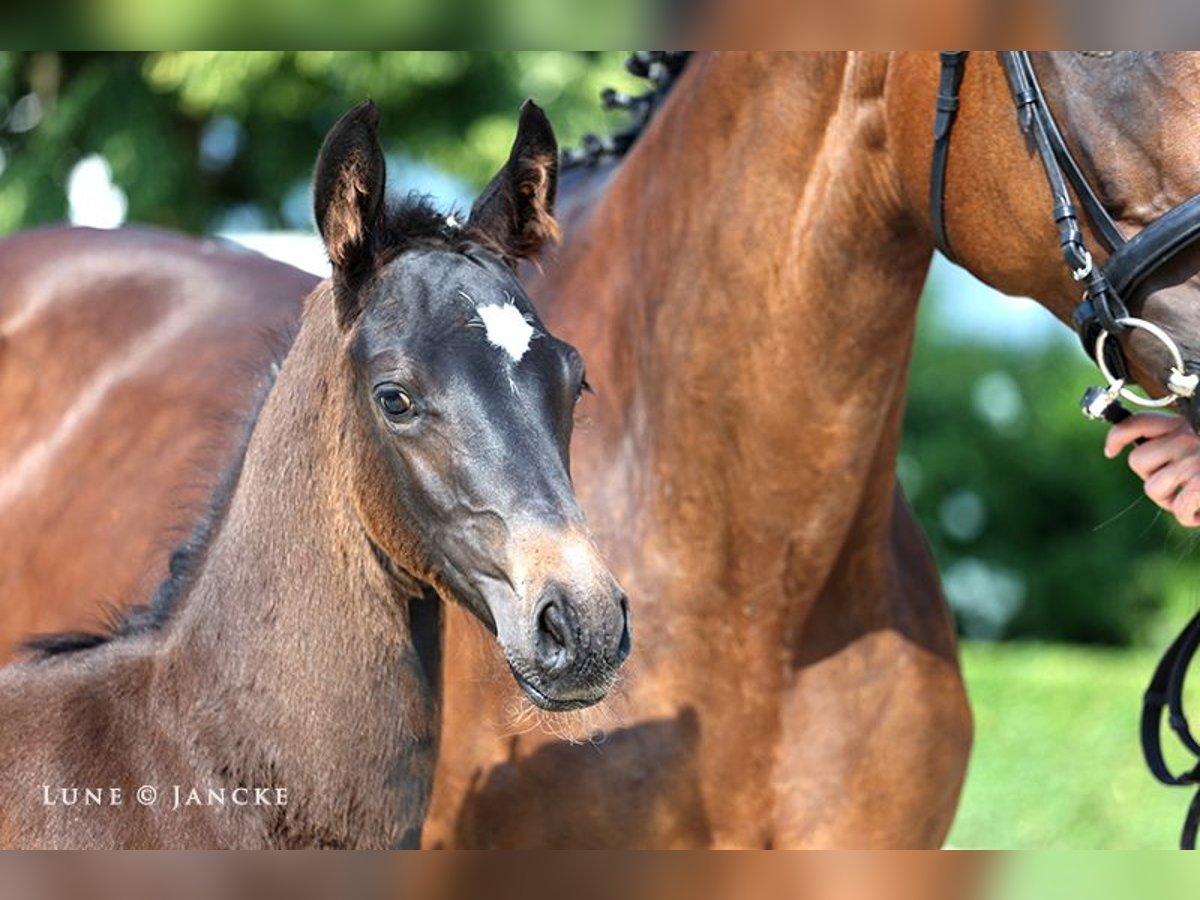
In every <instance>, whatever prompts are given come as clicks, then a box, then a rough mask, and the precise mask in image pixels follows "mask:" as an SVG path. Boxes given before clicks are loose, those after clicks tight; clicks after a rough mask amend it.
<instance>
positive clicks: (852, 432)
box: [426, 52, 1200, 847]
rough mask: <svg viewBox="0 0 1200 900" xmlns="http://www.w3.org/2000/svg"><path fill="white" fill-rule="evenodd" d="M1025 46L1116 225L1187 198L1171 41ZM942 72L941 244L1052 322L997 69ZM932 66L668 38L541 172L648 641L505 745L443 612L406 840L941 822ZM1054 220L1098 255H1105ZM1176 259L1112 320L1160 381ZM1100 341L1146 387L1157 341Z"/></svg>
mask: <svg viewBox="0 0 1200 900" xmlns="http://www.w3.org/2000/svg"><path fill="white" fill-rule="evenodd" d="M1034 56H1035V63H1036V67H1037V70H1038V72H1039V73H1040V75H1041V79H1042V82H1043V85H1044V89H1045V92H1046V98H1047V104H1048V106H1049V107H1050V108H1051V109H1052V110H1053V111H1054V113H1055V114H1056V115H1057V116H1058V117H1059V122H1060V124H1061V126H1062V129H1063V132H1064V133H1065V135H1066V136H1067V140H1068V141H1069V142H1070V145H1071V147H1072V148H1073V149H1074V153H1075V154H1077V156H1078V157H1079V159H1080V160H1082V165H1083V166H1084V167H1085V170H1086V172H1087V174H1088V175H1089V176H1090V177H1091V179H1092V180H1093V183H1094V184H1095V186H1096V188H1097V190H1098V192H1099V195H1100V199H1101V201H1102V203H1103V204H1104V206H1105V207H1106V209H1108V210H1110V211H1111V213H1112V215H1113V216H1114V217H1115V218H1116V220H1117V222H1118V227H1119V228H1120V229H1121V230H1122V231H1123V233H1124V235H1125V236H1126V237H1128V236H1130V235H1133V234H1135V233H1138V232H1139V231H1141V230H1142V229H1144V228H1145V227H1146V226H1147V225H1148V224H1149V223H1150V222H1151V221H1152V220H1154V219H1156V218H1157V217H1158V216H1159V215H1161V214H1162V213H1163V212H1165V211H1166V210H1168V209H1170V208H1171V207H1172V206H1173V205H1174V204H1178V203H1180V202H1181V201H1183V200H1185V198H1188V197H1190V196H1192V195H1193V194H1195V193H1196V192H1197V190H1200V143H1198V142H1197V138H1200V117H1198V116H1197V115H1196V110H1197V109H1200V55H1197V54H1111V55H1110V54H1095V53H1042V54H1035V55H1034ZM958 75H959V77H960V78H961V79H962V80H961V86H960V90H959V94H958V97H959V99H960V101H961V105H960V108H959V109H958V120H957V124H956V125H955V128H954V131H953V135H952V141H951V144H950V150H949V165H948V167H947V169H946V184H945V188H944V196H943V203H944V207H943V209H942V210H941V211H942V212H943V221H944V226H945V230H946V232H947V233H948V235H949V245H950V247H951V248H952V250H953V253H954V254H955V257H956V258H957V260H958V261H959V262H960V263H961V264H962V265H964V266H965V267H966V268H968V269H969V270H970V271H972V272H973V273H975V274H976V275H977V276H979V277H981V278H982V279H983V280H985V281H987V282H988V283H990V284H991V285H993V286H995V287H997V288H999V289H1000V290H1002V291H1005V292H1007V293H1011V294H1017V295H1026V296H1033V297H1036V298H1038V299H1039V300H1040V301H1041V302H1042V303H1043V304H1044V305H1045V306H1046V307H1047V308H1048V309H1049V310H1050V311H1051V312H1053V313H1054V314H1055V315H1056V316H1058V317H1059V318H1060V319H1061V320H1063V321H1064V322H1068V323H1069V322H1071V321H1072V314H1073V312H1074V310H1075V308H1076V306H1077V304H1078V302H1079V294H1080V291H1081V285H1080V284H1078V283H1077V282H1076V281H1075V280H1074V279H1073V278H1072V275H1071V273H1070V271H1068V269H1067V268H1066V267H1065V266H1064V265H1063V260H1062V256H1061V253H1060V249H1059V247H1060V235H1059V231H1058V229H1057V228H1056V222H1055V219H1054V217H1053V216H1052V215H1051V209H1052V203H1051V197H1050V193H1049V191H1048V188H1047V178H1046V175H1045V174H1044V171H1043V164H1042V160H1041V159H1040V158H1039V153H1038V152H1037V148H1036V147H1035V146H1034V144H1033V142H1032V136H1031V135H1027V134H1024V133H1023V132H1022V129H1021V128H1020V127H1018V122H1017V119H1016V115H1015V108H1014V102H1013V93H1012V88H1011V85H1010V83H1009V79H1008V77H1007V74H1006V71H1005V67H1004V65H1002V64H1001V61H1000V59H999V58H998V57H996V56H995V55H993V54H983V53H981V54H976V55H973V56H972V62H971V65H970V66H969V67H966V68H965V70H963V71H960V72H959V73H958ZM940 76H941V72H940V67H939V57H938V55H937V54H933V53H916V52H912V53H909V52H896V53H873V52H864V53H854V52H851V53H800V54H784V53H724V52H716V53H706V54H703V55H697V56H693V57H692V59H691V60H690V62H689V63H688V64H687V66H686V68H685V69H684V70H683V72H682V75H681V76H680V78H679V79H678V81H677V82H676V84H675V86H674V87H673V89H672V90H671V91H670V92H669V94H668V95H667V96H666V97H665V99H663V100H662V102H661V104H660V105H659V110H658V112H657V113H656V114H655V115H654V117H653V118H652V120H651V121H650V122H649V124H648V126H647V127H646V128H645V130H644V133H643V134H642V135H641V137H640V138H639V139H638V140H637V141H636V142H635V143H634V144H633V146H632V148H631V149H630V150H629V152H628V154H627V155H626V156H625V158H624V159H623V160H620V161H613V160H607V161H605V160H601V161H600V162H599V163H598V164H597V165H596V166H595V167H594V168H592V169H590V170H589V169H582V170H579V171H577V172H576V173H575V174H574V175H572V174H571V173H567V175H566V176H565V177H564V190H563V195H564V197H565V198H567V199H566V201H565V203H564V204H562V205H560V215H561V217H562V219H563V222H564V227H565V233H566V238H565V240H564V243H563V245H562V248H561V252H560V258H559V259H558V261H557V262H556V264H555V265H553V266H552V267H548V268H547V273H546V276H545V278H544V279H543V280H541V281H540V282H538V283H536V284H534V285H533V286H532V287H531V293H532V294H533V296H534V298H535V302H536V303H537V304H538V306H539V309H541V310H542V312H543V314H544V315H545V316H546V317H547V321H549V322H550V323H551V324H552V325H553V326H554V327H556V328H558V329H560V330H561V331H562V333H564V334H565V335H569V336H571V338H572V340H574V341H575V342H576V343H577V344H578V345H579V346H580V347H581V348H582V349H583V350H584V352H586V353H587V354H588V358H589V364H590V371H591V378H592V381H593V382H594V383H595V384H597V385H598V386H599V388H598V391H599V393H598V396H597V397H596V398H595V399H594V401H591V400H590V401H589V402H588V403H587V404H585V406H584V408H583V409H584V411H585V414H586V415H587V416H588V418H589V419H590V420H591V421H592V423H593V425H592V427H591V428H589V429H587V430H586V431H585V432H583V433H582V434H581V440H580V441H579V443H578V445H577V451H576V472H577V477H576V483H577V484H578V486H579V490H580V496H581V499H582V501H583V503H584V506H585V508H586V509H587V510H588V511H589V515H590V521H591V523H592V526H593V528H594V529H595V532H596V535H597V538H598V540H599V541H600V545H601V546H602V547H603V548H605V550H606V552H607V553H608V554H609V559H610V561H611V562H612V564H613V566H614V569H615V570H616V571H617V572H618V573H619V574H620V576H621V578H622V580H623V583H625V584H626V586H627V588H628V589H629V590H630V591H631V592H633V593H635V594H636V595H637V596H644V597H647V598H652V599H651V600H650V602H647V603H645V604H643V605H642V606H641V607H639V628H641V629H643V633H646V634H653V635H656V636H657V637H656V639H655V640H654V641H651V642H645V643H643V644H642V645H641V646H640V648H639V654H638V656H637V658H636V660H635V665H634V669H633V670H632V671H631V673H630V675H629V677H628V679H627V680H626V682H625V687H624V690H623V692H622V696H621V698H620V700H621V702H620V704H619V705H618V706H617V707H616V708H617V710H619V714H620V719H619V720H618V724H617V725H616V726H615V727H614V728H613V729H611V730H609V731H608V732H607V733H606V734H605V736H604V741H603V743H602V744H600V745H599V746H598V747H592V746H588V745H586V744H585V745H583V746H571V745H568V744H564V743H561V742H556V741H553V740H551V739H549V738H548V737H546V736H544V735H538V734H522V735H512V734H511V733H509V730H508V729H506V728H505V727H504V719H503V716H502V715H501V712H500V711H501V710H502V708H503V699H502V694H503V693H504V689H503V686H502V685H501V684H498V683H496V682H495V681H494V680H490V679H487V678H480V677H479V676H478V675H476V677H475V678H468V677H467V673H469V672H479V671H486V670H487V667H488V665H489V661H488V660H487V659H486V658H485V657H486V656H487V655H488V654H486V653H480V652H476V653H474V655H472V654H471V653H470V650H471V648H473V647H475V646H476V642H474V641H472V640H471V639H470V636H469V631H470V630H471V629H472V628H473V626H472V624H471V623H468V622H465V621H462V620H461V619H462V617H461V616H457V617H456V616H451V617H450V621H449V622H448V636H447V647H448V650H447V679H448V681H449V682H452V685H451V687H450V688H449V691H448V694H447V698H446V706H445V710H446V721H445V726H444V727H445V732H444V733H445V735H446V744H445V747H446V752H445V753H444V754H443V756H442V757H441V758H440V760H439V771H438V776H437V779H436V781H435V785H436V786H435V797H434V805H433V809H432V811H431V816H430V819H429V822H428V823H427V828H426V837H427V841H428V843H429V844H430V845H432V846H471V847H479V846H490V847H497V846H509V847H513V846H526V847H528V846H539V847H544V846H573V847H601V846H659V847H672V846H733V847H797V846H799V847H814V846H815V847H830V846H834V847H848V846H856V847H934V846H938V845H940V844H941V842H942V841H943V840H944V838H945V836H946V834H947V832H948V830H949V827H950V824H951V821H952V818H953V814H954V810H955V807H956V804H957V800H958V795H959V791H960V787H961V784H962V781H963V776H964V773H965V770H966V765H967V759H968V754H969V748H970V744H971V738H972V728H971V718H970V713H969V708H968V704H967V697H966V694H965V691H964V687H963V682H962V676H961V674H960V671H959V665H958V661H957V655H956V649H955V635H954V628H953V624H952V622H951V618H950V616H949V614H948V611H947V608H946V604H945V601H944V599H943V596H942V593H941V590H940V587H939V584H938V579H937V576H936V572H935V569H934V565H933V561H932V560H931V559H930V556H929V553H928V550H927V548H926V546H925V544H924V542H923V540H922V538H921V536H920V533H919V531H918V528H917V526H916V524H915V522H914V520H913V516H912V514H911V512H910V510H909V509H908V507H907V505H906V503H905V501H904V499H903V497H902V495H901V492H900V489H899V487H898V485H897V483H896V480H895V475H894V468H895V462H896V454H897V448H898V445H899V441H900V432H901V420H902V416H903V411H904V394H905V382H906V369H907V367H908V363H909V359H910V355H911V352H912V342H913V331H914V327H915V322H916V310H917V301H918V298H919V294H920V290H921V286H922V283H923V281H924V276H925V271H926V268H927V267H928V264H929V260H930V255H931V253H932V250H933V244H934V229H933V224H932V214H931V202H930V196H931V191H930V181H931V175H930V173H931V155H932V148H933V145H934V127H933V126H934V114H935V106H936V103H935V98H936V96H937V94H938V93H939V81H940ZM572 196H584V197H587V198H588V201H587V204H586V207H585V208H580V209H573V208H572V205H571V201H570V199H569V198H570V197H572ZM1082 229H1083V236H1084V239H1085V240H1086V241H1087V243H1088V244H1089V245H1090V246H1093V247H1095V248H1096V252H1097V264H1099V262H1100V261H1102V260H1103V258H1104V253H1103V252H1102V249H1101V248H1102V247H1103V246H1104V244H1103V242H1102V241H1100V240H1098V238H1097V235H1096V234H1095V230H1094V228H1093V226H1092V223H1091V222H1090V221H1087V220H1085V221H1084V222H1083V224H1082ZM1196 256H1197V254H1196V253H1195V252H1189V253H1187V254H1184V255H1183V256H1181V257H1180V258H1179V259H1178V260H1175V261H1174V262H1173V263H1172V264H1171V265H1169V266H1167V267H1165V268H1163V269H1162V270H1161V271H1159V272H1156V273H1154V276H1153V278H1152V279H1151V281H1150V283H1149V284H1148V285H1147V286H1146V289H1145V290H1144V291H1143V292H1142V297H1141V302H1140V305H1139V306H1138V307H1137V315H1140V316H1141V317H1143V318H1144V319H1147V320H1152V321H1153V322H1154V323H1157V324H1158V325H1159V326H1161V327H1162V328H1163V329H1166V330H1167V331H1168V332H1169V333H1170V335H1171V336H1173V337H1174V339H1175V340H1176V341H1177V343H1178V345H1179V346H1180V347H1181V348H1182V354H1183V356H1184V358H1185V360H1186V361H1187V363H1188V366H1189V368H1194V367H1195V366H1196V365H1197V363H1200V303H1197V299H1200V298H1198V294H1200V290H1198V287H1200V286H1198V284H1197V280H1196V279H1195V278H1194V277H1192V276H1193V275H1194V273H1195V271H1196V261H1197V260H1196ZM1120 344H1121V346H1122V347H1123V348H1124V354H1125V357H1126V359H1127V361H1128V364H1129V368H1130V369H1131V371H1132V375H1133V377H1134V378H1136V380H1137V381H1138V382H1139V383H1140V384H1141V385H1142V386H1144V387H1145V388H1147V389H1148V390H1150V391H1152V392H1154V393H1156V394H1161V393H1164V392H1165V387H1166V385H1165V383H1164V382H1165V381H1166V375H1167V372H1168V368H1169V362H1170V360H1169V358H1168V357H1167V354H1166V353H1165V352H1164V349H1163V347H1162V346H1161V344H1160V343H1159V342H1158V341H1156V340H1154V339H1152V337H1150V336H1148V335H1147V334H1145V333H1144V332H1142V331H1137V332H1130V333H1127V334H1123V335H1121V337H1120ZM1195 410H1196V406H1195V401H1194V400H1193V401H1190V402H1189V403H1188V404H1187V405H1186V406H1185V412H1188V413H1189V414H1190V416H1191V418H1192V421H1193V423H1195V422H1196V421H1197V416H1196V412H1195ZM1097 452H1099V449H1098V450H1097ZM451 673H456V675H452V674H451ZM489 707H490V708H491V709H492V710H493V712H492V714H491V715H490V716H488V715H481V714H480V711H481V710H484V709H488V708H489ZM566 785H571V786H572V794H571V797H572V798H573V800H574V802H570V803H568V802H564V799H563V790H564V786H566Z"/></svg>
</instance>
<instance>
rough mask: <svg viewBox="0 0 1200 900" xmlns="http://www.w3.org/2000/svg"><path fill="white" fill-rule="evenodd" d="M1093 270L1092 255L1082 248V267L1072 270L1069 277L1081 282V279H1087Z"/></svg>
mask: <svg viewBox="0 0 1200 900" xmlns="http://www.w3.org/2000/svg"><path fill="white" fill-rule="evenodd" d="M1093 268H1094V267H1093V265H1092V253H1091V251H1090V250H1088V248H1087V247H1084V248H1083V265H1082V266H1080V267H1079V268H1078V269H1072V270H1071V277H1072V278H1074V279H1075V280H1076V281H1083V279H1085V278H1087V277H1088V276H1089V275H1091V274H1092V269H1093Z"/></svg>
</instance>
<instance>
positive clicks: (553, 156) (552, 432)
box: [314, 102, 630, 709]
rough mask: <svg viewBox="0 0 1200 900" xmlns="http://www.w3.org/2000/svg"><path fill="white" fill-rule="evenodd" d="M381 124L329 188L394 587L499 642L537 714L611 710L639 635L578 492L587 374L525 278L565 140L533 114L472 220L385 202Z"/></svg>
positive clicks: (365, 121)
mask: <svg viewBox="0 0 1200 900" xmlns="http://www.w3.org/2000/svg"><path fill="white" fill-rule="evenodd" d="M377 121H378V115H377V112H376V110H375V107H374V106H373V104H371V103H370V102H367V103H364V104H362V105H360V106H358V107H356V108H355V109H353V110H351V111H350V112H348V113H347V114H346V115H345V116H343V117H342V119H341V120H340V121H339V122H338V123H337V124H336V125H335V126H334V127H333V130H332V131H331V132H330V133H329V135H328V137H327V138H326V139H325V144H324V146H323V147H322V149H321V154H320V157H319V159H318V161H317V167H316V174H315V183H314V193H315V211H316V220H317V224H318V227H319V229H320V232H321V236H322V238H323V240H324V242H325V246H326V248H327V250H328V253H329V258H330V261H331V262H332V264H333V278H332V290H333V293H334V308H335V313H336V317H337V327H338V328H339V329H340V333H341V335H342V348H343V351H344V353H343V357H344V358H343V364H342V375H343V376H344V377H343V379H342V380H343V382H344V386H343V388H342V390H343V396H344V397H345V403H344V404H343V406H344V408H345V410H346V411H345V413H344V418H345V421H343V422H342V423H341V425H342V440H341V445H342V450H343V452H344V453H345V455H346V468H347V469H348V471H349V472H350V473H351V474H350V476H349V484H350V487H349V491H350V492H351V493H352V495H353V496H352V501H353V504H354V507H355V509H356V511H357V514H358V517H359V518H360V519H361V522H362V527H363V529H364V531H365V533H366V535H367V537H368V538H369V540H370V541H371V542H372V545H373V547H374V548H375V551H376V553H377V555H379V556H380V557H381V558H382V559H383V560H384V561H385V565H386V567H387V568H388V569H389V570H390V571H391V572H392V573H393V574H394V576H395V577H397V578H398V579H401V580H402V581H403V582H406V583H407V584H409V585H410V586H413V585H419V586H428V587H432V588H433V589H434V590H435V591H436V592H437V593H438V594H439V595H441V596H442V597H444V598H446V599H449V600H453V601H456V602H458V603H461V604H462V605H464V606H465V607H466V608H467V609H469V610H470V611H471V612H472V613H474V614H475V615H476V616H477V617H478V618H479V619H480V620H481V621H482V622H483V623H484V624H485V625H486V626H487V627H488V628H490V629H491V630H492V631H493V632H494V633H495V634H496V636H497V638H498V640H499V643H500V645H501V647H502V649H503V651H504V654H505V656H506V658H507V661H508V664H509V666H510V668H511V669H512V672H513V674H514V676H515V677H516V679H517V681H518V683H519V684H520V685H521V687H522V688H523V689H524V690H525V693H526V694H527V695H528V696H529V697H530V698H531V699H532V700H533V701H534V702H535V703H536V704H538V705H539V706H542V707H544V708H546V709H568V708H573V707H578V706H584V705H587V704H590V703H593V702H596V701H598V700H599V699H601V698H602V697H603V696H604V694H605V693H606V692H607V690H608V688H609V687H610V686H611V684H612V682H613V679H614V677H615V673H616V671H617V669H618V668H619V667H620V665H621V663H622V662H623V661H624V659H625V657H626V656H627V654H628V652H629V646H630V638H629V621H628V607H627V602H626V598H625V595H624V594H623V593H622V591H621V589H620V587H619V586H618V585H617V583H616V581H615V579H614V578H613V576H612V574H611V572H609V570H608V569H607V567H606V566H605V564H604V563H603V562H602V560H601V559H600V556H599V554H598V552H597V550H596V547H595V545H594V543H593V542H592V539H591V536H590V534H589V532H588V530H587V527H586V525H585V524H584V519H583V514H582V512H581V510H580V508H579V505H578V503H577V501H576V499H575V495H574V491H573V489H572V486H571V479H570V474H569V463H570V457H569V444H570V440H571V430H572V423H573V416H574V408H575V404H576V402H577V400H578V399H579V396H580V393H581V391H582V390H584V388H585V387H586V381H585V377H584V369H583V361H582V359H581V358H580V355H579V353H578V352H577V351H576V350H575V349H574V348H573V347H571V346H570V345H569V344H566V343H565V342H563V341H561V340H559V339H558V338H556V337H554V336H553V335H552V334H550V333H549V332H548V331H547V330H546V328H545V326H544V325H543V324H542V322H541V321H540V319H539V318H538V316H537V313H536V312H535V311H534V309H533V306H532V305H531V304H530V302H529V299H528V297H526V295H525V293H524V291H523V290H522V289H521V285H520V284H519V283H518V282H517V280H516V278H515V277H514V268H515V266H516V264H517V262H518V261H519V260H520V259H522V258H527V257H530V256H532V255H534V254H535V253H536V252H537V251H538V249H539V248H540V247H541V246H542V244H543V243H544V242H545V241H546V240H547V239H549V238H551V237H553V236H554V234H555V231H556V225H555V223H554V219H553V216H552V205H553V201H554V192H555V180H556V174H557V169H556V167H557V152H558V151H557V145H556V143H555V139H554V133H553V131H552V129H551V127H550V123H549V122H548V121H547V119H546V117H545V114H544V113H543V112H542V111H541V110H540V109H539V108H538V107H537V106H535V105H534V104H533V103H526V104H525V106H524V107H523V108H522V110H521V117H520V125H519V128H518V132H517V137H516V141H515V143H514V145H513V148H512V153H511V155H510V157H509V159H508V162H507V163H506V164H505V165H504V167H503V168H502V169H501V170H500V172H499V173H498V174H497V175H496V177H495V178H494V179H493V180H492V182H491V183H490V184H489V185H488V186H487V187H486V188H485V189H484V191H483V193H482V194H481V195H480V196H479V198H478V199H477V200H476V202H475V204H474V206H473V208H472V210H471V214H470V218H469V220H468V221H467V222H466V223H465V224H461V225H460V224H459V223H457V222H456V221H455V220H454V219H453V218H444V217H442V216H440V215H437V214H435V213H434V212H433V211H432V210H431V209H430V208H429V207H428V206H427V205H425V204H424V203H421V202H415V201H411V200H410V201H409V202H408V203H406V204H405V205H403V206H401V207H399V208H397V209H392V210H388V209H387V208H386V205H385V202H384V178H385V176H384V168H385V167H384V158H383V152H382V150H381V148H380V145H379V140H378V136H377V133H376V125H377Z"/></svg>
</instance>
